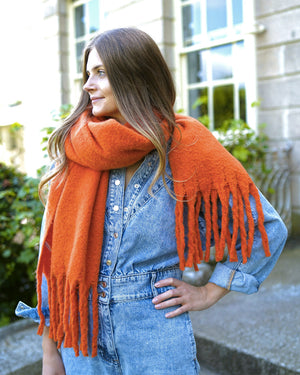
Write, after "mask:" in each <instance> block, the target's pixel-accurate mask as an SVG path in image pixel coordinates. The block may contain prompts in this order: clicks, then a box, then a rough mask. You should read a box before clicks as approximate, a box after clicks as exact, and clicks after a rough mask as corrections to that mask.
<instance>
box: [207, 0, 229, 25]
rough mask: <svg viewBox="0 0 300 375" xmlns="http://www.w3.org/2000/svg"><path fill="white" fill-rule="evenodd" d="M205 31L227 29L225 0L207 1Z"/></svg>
mask: <svg viewBox="0 0 300 375" xmlns="http://www.w3.org/2000/svg"><path fill="white" fill-rule="evenodd" d="M206 6H207V31H208V32H209V31H213V30H217V29H223V28H224V27H227V14H226V0H207V5H206Z"/></svg>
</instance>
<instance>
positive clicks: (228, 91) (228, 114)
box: [213, 85, 234, 129]
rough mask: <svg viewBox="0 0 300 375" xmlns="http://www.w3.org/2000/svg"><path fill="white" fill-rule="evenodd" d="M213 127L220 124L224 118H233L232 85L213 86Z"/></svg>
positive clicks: (217, 126)
mask: <svg viewBox="0 0 300 375" xmlns="http://www.w3.org/2000/svg"><path fill="white" fill-rule="evenodd" d="M213 95H214V128H215V129H217V128H219V127H220V126H222V124H223V122H224V121H225V120H230V119H233V118H234V109H233V105H234V104H233V85H228V86H219V87H215V88H214V94H213Z"/></svg>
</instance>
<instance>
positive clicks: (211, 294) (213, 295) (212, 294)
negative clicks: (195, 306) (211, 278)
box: [204, 282, 230, 306]
mask: <svg viewBox="0 0 300 375" xmlns="http://www.w3.org/2000/svg"><path fill="white" fill-rule="evenodd" d="M204 288H205V290H206V298H207V304H208V305H209V306H212V305H214V304H215V303H216V302H218V301H219V300H220V299H221V298H222V297H224V296H225V295H226V294H228V293H229V292H230V291H229V290H227V289H225V288H222V287H221V286H219V285H217V284H214V283H210V282H209V283H207V284H206V285H204Z"/></svg>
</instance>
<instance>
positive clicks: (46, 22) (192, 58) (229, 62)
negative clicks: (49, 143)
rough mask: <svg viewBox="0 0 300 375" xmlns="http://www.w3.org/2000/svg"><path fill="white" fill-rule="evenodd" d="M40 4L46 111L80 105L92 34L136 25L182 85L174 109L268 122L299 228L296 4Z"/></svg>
mask: <svg viewBox="0 0 300 375" xmlns="http://www.w3.org/2000/svg"><path fill="white" fill-rule="evenodd" d="M34 1H37V0H34ZM38 1H39V3H40V6H41V17H42V21H43V22H42V23H41V26H40V35H39V38H40V39H39V40H40V42H41V51H42V53H41V54H40V56H39V58H40V64H41V65H42V66H47V75H44V76H43V79H44V81H43V82H44V83H43V87H44V90H45V91H46V92H47V95H46V98H47V101H46V104H45V103H44V101H43V103H42V105H41V108H43V111H47V113H50V111H51V110H55V109H58V108H59V107H60V106H61V105H62V104H70V103H71V104H74V103H76V100H77V99H78V96H79V92H80V86H81V82H80V72H81V53H82V49H83V48H84V45H85V44H86V42H87V41H88V40H89V39H90V38H91V37H93V36H94V35H95V34H96V33H97V32H99V31H104V30H106V29H111V28H116V27H127V26H133V27H138V28H140V29H142V30H144V31H146V32H147V33H149V34H150V35H151V36H152V37H153V39H154V40H155V41H156V42H157V44H158V45H159V47H160V49H161V51H162V53H163V55H164V56H165V59H166V61H167V63H168V65H169V67H170V69H171V72H172V74H173V76H174V80H175V83H176V88H177V101H176V109H177V110H179V109H180V110H182V111H184V112H185V113H187V114H189V115H192V116H194V117H200V118H201V120H202V121H203V122H204V123H205V122H206V123H207V124H208V125H209V127H210V128H211V129H214V128H218V127H219V126H220V124H222V122H223V121H224V120H225V119H228V118H236V119H237V118H240V119H243V120H245V121H246V122H247V123H248V124H249V125H250V126H251V127H252V128H254V129H258V126H259V124H261V123H265V124H266V128H265V132H266V133H267V134H268V136H269V138H270V141H271V144H272V146H273V147H275V149H276V148H283V149H284V148H285V147H287V146H286V145H290V144H291V145H292V148H291V151H290V154H289V159H288V160H287V162H288V163H289V171H290V181H291V207H292V231H293V232H294V233H297V234H299V233H300V90H299V87H300V22H299V20H300V1H299V0H286V1H284V2H283V1H281V0H43V1H42V0H38ZM257 102H259V103H260V105H259V106H256V105H253V103H257ZM46 117H47V114H46V113H45V118H46ZM29 128H30V127H29V125H28V129H29ZM25 134H26V126H25ZM29 139H30V137H29ZM290 142H292V143H290ZM27 149H28V147H26V145H25V150H27ZM26 152H27V151H26ZM31 159H32V158H31ZM31 159H30V160H31ZM25 160H26V158H25ZM27 169H28V168H27Z"/></svg>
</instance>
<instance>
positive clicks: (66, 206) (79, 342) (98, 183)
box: [37, 110, 270, 357]
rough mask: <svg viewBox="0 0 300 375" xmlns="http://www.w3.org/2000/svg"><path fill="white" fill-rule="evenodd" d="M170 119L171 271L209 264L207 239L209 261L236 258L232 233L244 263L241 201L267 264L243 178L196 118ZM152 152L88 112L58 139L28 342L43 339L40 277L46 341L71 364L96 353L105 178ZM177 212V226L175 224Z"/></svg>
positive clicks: (247, 249)
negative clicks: (60, 150) (61, 160)
mask: <svg viewBox="0 0 300 375" xmlns="http://www.w3.org/2000/svg"><path fill="white" fill-rule="evenodd" d="M175 119H176V123H177V125H178V127H179V129H180V132H179V131H178V129H175V132H174V134H173V137H172V144H171V150H170V152H169V154H168V158H169V163H170V166H171V171H172V177H173V180H174V193H175V195H176V197H177V201H176V208H175V222H176V240H177V250H178V256H179V262H180V268H181V269H182V270H183V269H184V268H185V267H191V266H193V265H194V266H196V265H197V264H199V263H200V262H201V261H202V260H206V261H207V260H208V259H209V258H210V252H209V249H210V244H211V237H212V235H213V237H214V241H215V259H216V261H220V260H222V258H223V256H224V249H225V247H226V246H227V248H228V253H229V258H230V260H231V261H237V260H238V258H237V252H236V242H237V238H238V235H239V236H240V238H241V253H242V259H243V262H246V261H247V258H249V257H250V255H251V248H252V244H253V239H254V228H255V224H254V220H253V217H252V213H251V207H250V202H249V196H250V195H252V196H253V197H254V199H255V202H256V209H257V213H258V223H257V225H258V229H259V231H260V233H261V237H262V243H263V248H264V251H265V255H266V256H269V255H270V252H269V245H268V238H267V234H266V231H265V228H264V215H263V210H262V206H261V202H260V198H259V193H258V190H257V188H256V187H255V185H254V183H253V182H252V180H251V179H250V177H249V176H248V174H247V172H246V171H245V170H244V168H243V167H242V165H241V164H240V163H239V162H238V161H237V160H236V159H235V158H234V157H233V156H231V155H230V153H229V152H227V151H226V150H225V149H224V148H223V146H221V145H220V143H219V142H218V141H217V140H216V139H215V138H214V136H213V135H212V134H211V133H210V131H209V130H208V129H206V128H205V127H204V126H203V125H201V124H200V123H199V122H198V121H197V120H195V119H193V118H191V117H187V116H183V115H177V114H176V116H175ZM180 133H181V134H180ZM153 149H154V146H153V144H152V143H151V142H150V141H149V140H148V139H146V138H145V137H144V136H142V135H141V134H139V133H138V132H137V131H135V130H134V129H133V128H132V127H131V126H130V125H129V124H128V123H127V124H125V125H122V124H120V123H118V122H117V121H116V120H114V119H108V120H100V119H97V118H95V117H93V116H91V115H90V111H88V110H86V111H85V112H84V113H83V114H82V115H81V116H80V118H79V119H78V121H77V122H76V123H75V124H74V126H73V127H72V129H71V131H70V133H69V136H68V137H67V139H66V142H65V150H66V155H67V158H68V169H67V173H66V175H60V176H57V177H55V178H54V179H53V180H52V182H51V186H50V191H49V195H48V201H47V207H46V212H45V214H46V222H45V232H44V237H43V240H42V244H41V254H40V258H39V263H38V268H37V293H38V313H39V316H40V319H41V321H40V325H39V328H38V334H42V333H43V329H44V325H45V317H44V315H43V313H42V307H41V301H42V295H41V284H42V275H43V274H44V275H45V277H46V279H47V283H48V289H49V293H48V301H49V309H50V333H49V337H50V338H52V339H53V340H54V341H56V342H57V345H58V347H60V346H61V344H62V342H63V341H64V346H65V347H73V349H74V351H75V354H76V356H78V355H79V350H81V351H82V353H83V355H84V356H88V355H89V354H91V355H92V356H93V357H94V356H96V355H97V337H98V328H99V323H98V307H97V283H98V274H99V267H100V258H101V249H102V242H103V228H104V217H105V207H106V196H107V188H108V180H109V170H110V169H116V168H124V167H127V166H130V165H132V164H134V163H136V162H137V161H139V160H141V159H142V158H143V157H144V156H145V155H147V154H148V153H149V152H150V151H152V150H153ZM230 197H231V199H232V202H233V205H232V217H233V230H232V232H230V231H229V199H230ZM218 203H219V204H221V207H222V215H221V223H219V222H218ZM202 206H204V207H205V209H204V211H205V213H204V215H205V221H206V247H205V249H206V251H205V252H204V254H203V252H202V245H201V238H200V233H199V225H198V217H199V213H200V209H201V207H202ZM186 209H187V223H186V224H184V210H186ZM186 242H187V243H186ZM186 248H188V253H187V256H185V249H186ZM90 293H91V296H92V309H93V312H92V315H93V317H92V319H93V332H92V341H91V353H89V350H88V309H89V305H88V296H89V294H90ZM100 324H101V322H100Z"/></svg>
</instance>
